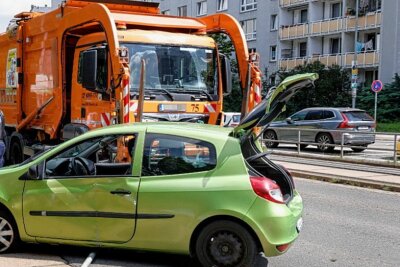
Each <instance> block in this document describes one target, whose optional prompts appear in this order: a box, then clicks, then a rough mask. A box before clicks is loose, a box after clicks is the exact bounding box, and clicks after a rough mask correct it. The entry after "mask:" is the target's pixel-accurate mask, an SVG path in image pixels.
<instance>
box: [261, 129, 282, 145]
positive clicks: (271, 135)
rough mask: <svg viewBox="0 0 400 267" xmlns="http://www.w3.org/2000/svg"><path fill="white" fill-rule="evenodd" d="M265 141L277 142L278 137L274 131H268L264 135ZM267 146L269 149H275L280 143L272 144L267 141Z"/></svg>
mask: <svg viewBox="0 0 400 267" xmlns="http://www.w3.org/2000/svg"><path fill="white" fill-rule="evenodd" d="M264 139H270V140H277V139H278V137H277V135H276V133H275V131H273V130H267V131H266V132H265V133H264ZM265 145H266V146H267V147H269V148H275V147H278V145H279V143H278V142H271V141H265Z"/></svg>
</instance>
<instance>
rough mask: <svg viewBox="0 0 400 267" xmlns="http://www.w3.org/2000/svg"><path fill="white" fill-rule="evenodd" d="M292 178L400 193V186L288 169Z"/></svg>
mask: <svg viewBox="0 0 400 267" xmlns="http://www.w3.org/2000/svg"><path fill="white" fill-rule="evenodd" d="M289 171H290V173H291V174H292V176H293V177H298V178H304V179H310V180H318V181H323V182H330V183H335V184H345V185H352V186H358V187H365V188H372V189H378V190H384V191H390V192H400V184H392V183H383V182H376V181H371V180H365V179H362V180H361V179H354V178H352V177H345V176H335V175H326V174H322V173H317V172H303V171H298V170H293V169H289Z"/></svg>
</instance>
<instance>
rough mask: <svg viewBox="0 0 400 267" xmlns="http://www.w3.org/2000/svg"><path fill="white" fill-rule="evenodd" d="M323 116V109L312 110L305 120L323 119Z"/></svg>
mask: <svg viewBox="0 0 400 267" xmlns="http://www.w3.org/2000/svg"><path fill="white" fill-rule="evenodd" d="M322 118H323V111H322V110H311V111H309V112H308V113H307V115H306V117H305V120H306V121H311V120H321V119H322Z"/></svg>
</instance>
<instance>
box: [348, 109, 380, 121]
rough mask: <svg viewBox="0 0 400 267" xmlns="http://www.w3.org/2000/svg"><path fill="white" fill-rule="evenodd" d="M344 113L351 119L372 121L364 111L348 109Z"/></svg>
mask: <svg viewBox="0 0 400 267" xmlns="http://www.w3.org/2000/svg"><path fill="white" fill-rule="evenodd" d="M344 114H345V115H346V116H347V118H349V120H351V121H373V120H374V119H373V118H372V117H371V116H370V115H368V114H367V113H366V112H365V111H348V112H344Z"/></svg>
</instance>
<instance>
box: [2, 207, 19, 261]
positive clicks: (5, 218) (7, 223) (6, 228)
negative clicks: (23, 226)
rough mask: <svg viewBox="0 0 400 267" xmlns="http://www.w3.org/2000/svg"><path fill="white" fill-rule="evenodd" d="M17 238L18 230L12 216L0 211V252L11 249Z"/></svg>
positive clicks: (14, 245)
mask: <svg viewBox="0 0 400 267" xmlns="http://www.w3.org/2000/svg"><path fill="white" fill-rule="evenodd" d="M18 240H19V236H18V230H17V227H16V226H15V223H14V220H12V218H11V217H10V216H9V215H8V214H6V213H4V212H2V211H0V253H6V252H9V251H12V250H13V249H14V248H15V247H16V245H17V243H18Z"/></svg>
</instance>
